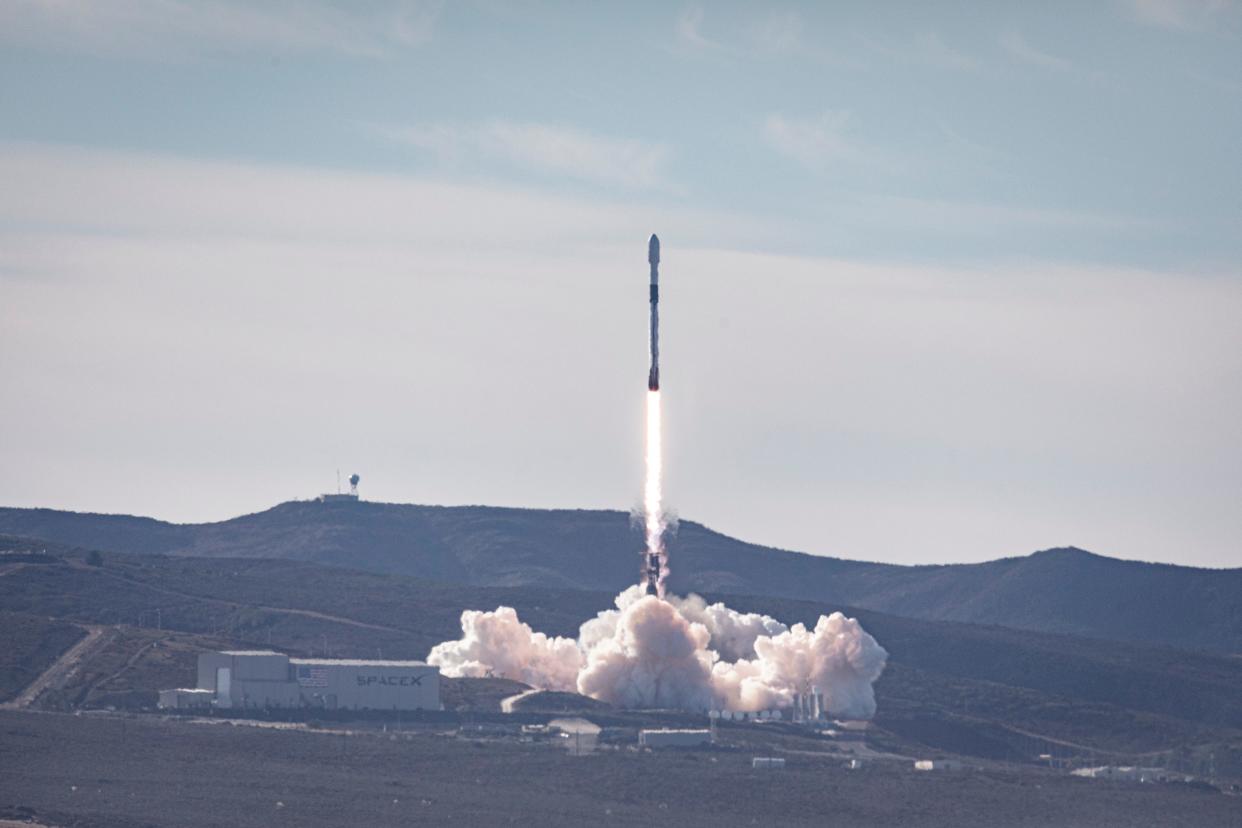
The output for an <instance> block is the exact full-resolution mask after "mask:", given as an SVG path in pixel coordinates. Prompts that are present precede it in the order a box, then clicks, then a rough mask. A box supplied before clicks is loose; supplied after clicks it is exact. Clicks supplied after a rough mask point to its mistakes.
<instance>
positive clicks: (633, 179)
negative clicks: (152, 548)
mask: <svg viewBox="0 0 1242 828" xmlns="http://www.w3.org/2000/svg"><path fill="white" fill-rule="evenodd" d="M1240 36H1242V9H1240V8H1239V5H1238V4H1237V3H1233V2H1224V0H1206V1H1205V2H1192V0H1126V1H1124V2H1123V1H1121V0H1118V1H1117V2H1100V3H1090V4H1085V3H1059V4H1040V5H1038V6H1036V5H1032V4H1022V3H993V4H986V5H980V4H964V3H963V4H952V3H910V4H862V3H859V4H835V3H832V4H796V3H791V4H785V5H776V4H765V5H764V6H763V7H762V8H760V7H758V6H757V5H755V4H724V3H721V4H714V3H713V4H702V5H695V4H685V5H677V4H663V3H632V4H609V5H605V4H581V3H579V4H554V3H523V4H512V3H496V2H475V3H420V2H412V3H407V2H382V1H378V0H377V2H370V3H317V2H302V3H248V4H247V3H235V2H223V0H203V2H179V0H115V2H110V3H106V4H102V3H91V2H74V1H73V0H58V1H57V2H51V1H50V0H9V2H6V3H4V4H3V5H2V6H0V175H2V176H3V177H2V178H0V181H3V182H5V184H6V186H4V187H3V188H0V189H3V193H0V296H2V297H3V298H4V300H5V301H4V302H3V306H4V307H3V309H2V310H0V319H2V320H3V322H4V333H3V345H4V347H3V348H2V349H0V380H3V381H4V383H5V386H6V388H8V389H9V390H10V392H12V393H13V395H14V396H13V398H14V399H17V400H22V401H24V403H23V404H21V405H18V406H12V405H10V406H8V407H7V410H6V411H5V412H4V413H3V414H0V430H2V432H3V436H2V437H0V441H3V442H2V443H0V447H2V448H3V451H4V454H5V455H6V456H7V457H9V458H10V460H11V463H12V464H14V465H16V466H19V467H22V468H25V469H28V471H27V472H26V473H25V474H24V475H23V476H22V477H20V478H17V477H13V478H12V479H10V480H8V481H6V482H4V483H3V484H0V501H2V502H5V503H8V504H12V505H51V506H62V507H69V508H79V509H98V510H105V511H126V512H141V513H148V514H153V515H156V516H159V517H165V518H169V519H176V520H204V519H217V518H223V517H227V516H229V515H231V514H234V513H237V512H242V511H249V510H253V509H257V508H260V507H262V506H264V505H266V504H268V503H270V502H274V501H276V500H281V499H286V498H288V497H291V496H305V495H308V494H312V493H313V492H314V491H315V490H316V489H318V488H324V487H326V486H329V484H334V470H335V468H336V467H337V466H341V467H342V470H343V471H345V470H346V469H348V470H354V469H355V467H356V470H357V471H359V472H361V473H362V474H363V477H364V491H365V492H367V493H368V494H369V495H370V496H373V497H375V498H377V499H385V500H394V501H419V502H446V503H461V502H487V503H497V504H505V505H531V506H581V507H611V508H628V507H629V506H630V505H632V503H633V502H634V501H635V499H636V496H637V489H638V486H639V484H640V481H641V469H640V468H639V467H638V463H639V462H640V460H641V433H640V432H639V431H638V430H637V429H638V428H639V427H640V425H641V423H640V413H641V397H640V395H639V396H636V395H635V393H634V389H636V388H637V387H638V386H637V383H638V382H639V381H641V375H642V372H643V371H642V362H643V360H644V358H645V355H644V353H643V343H644V342H645V339H643V338H642V337H643V333H644V332H643V330H642V325H643V322H642V319H643V311H644V306H643V305H642V304H641V303H640V302H638V301H636V300H635V297H640V296H641V295H642V293H643V291H642V287H641V285H642V280H643V278H644V265H645V263H644V261H643V258H644V253H645V237H646V234H647V233H649V232H651V231H652V230H656V231H658V232H660V233H661V236H662V238H663V239H664V240H665V250H666V282H667V284H666V288H665V297H666V298H665V304H666V306H667V307H666V308H665V320H666V325H667V330H666V332H665V340H666V353H667V358H668V365H667V366H666V367H665V369H664V370H665V385H666V386H667V390H668V393H667V406H668V414H667V418H668V427H669V434H668V437H667V443H668V449H669V458H668V463H667V467H668V473H669V487H668V494H669V498H670V500H671V501H672V502H673V504H674V505H675V506H676V507H678V508H679V510H680V511H681V512H682V514H684V515H685V516H686V517H688V518H692V519H696V520H701V521H704V522H706V523H708V524H709V525H712V526H714V527H716V528H719V529H721V530H723V531H728V532H731V533H733V534H737V535H740V536H742V537H745V538H747V539H751V540H756V541H759V542H765V543H773V544H779V545H782V546H786V547H791V548H797V549H802V550H806V551H810V552H817V553H822V554H834V555H842V556H846V557H860V558H873V559H884V560H895V561H903V562H925V561H940V560H980V559H984V558H990V557H996V556H999V555H1004V554H1019V553H1024V552H1027V551H1030V550H1031V549H1034V548H1038V547H1041V546H1051V545H1056V544H1062V543H1076V544H1078V545H1081V546H1086V547H1088V548H1092V549H1095V550H1097V551H1100V552H1104V553H1107V554H1114V555H1119V556H1123V557H1139V558H1148V559H1159V560H1175V561H1185V562H1191V563H1200V564H1205V565H1215V566H1236V565H1239V564H1240V563H1242V553H1240V552H1239V546H1238V544H1239V539H1240V538H1242V517H1240V516H1239V514H1240V513H1242V510H1239V509H1237V506H1236V504H1237V503H1238V502H1242V471H1239V470H1240V469H1242V438H1240V437H1239V434H1238V431H1239V430H1238V429H1237V428H1236V425H1235V424H1236V422H1238V421H1242V356H1240V355H1242V335H1240V334H1239V333H1238V332H1237V328H1238V327H1239V326H1238V325H1237V324H1236V319H1237V314H1238V312H1239V311H1242V281H1240V280H1242V272H1240V271H1242V267H1240V264H1242V241H1240V240H1242V195H1240V193H1242V164H1239V162H1238V158H1237V145H1238V138H1239V136H1240V135H1242V48H1240V47H1242V43H1240V42H1239V37H1240ZM635 284H637V285H639V287H637V288H636V287H634V285H635ZM634 377H638V379H637V380H634V379H633V378H634ZM122 480H123V481H124V482H122ZM368 486H370V488H368Z"/></svg>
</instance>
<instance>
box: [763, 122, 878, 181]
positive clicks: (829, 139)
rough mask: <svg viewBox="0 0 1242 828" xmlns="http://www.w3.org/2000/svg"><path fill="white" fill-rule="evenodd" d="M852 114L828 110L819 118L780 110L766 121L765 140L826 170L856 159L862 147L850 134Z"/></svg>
mask: <svg viewBox="0 0 1242 828" xmlns="http://www.w3.org/2000/svg"><path fill="white" fill-rule="evenodd" d="M849 123H850V115H849V113H848V112H844V111H831V110H830V111H828V112H825V113H823V114H822V115H820V116H818V117H816V118H808V119H799V118H787V117H786V116H784V115H782V114H780V113H773V114H772V115H769V116H768V117H767V119H766V120H764V122H763V130H762V134H763V140H764V141H765V142H766V143H767V144H768V146H770V147H771V148H772V149H774V150H776V151H777V152H779V153H781V154H782V155H785V156H788V157H789V158H792V159H794V160H795V161H798V162H799V163H801V164H802V165H804V166H806V167H808V168H810V169H812V170H815V171H816V172H823V171H825V170H826V169H828V168H829V167H831V166H832V165H833V164H836V163H838V162H842V161H852V160H856V159H857V158H858V157H859V156H860V155H861V151H860V150H859V149H858V147H856V146H855V145H854V144H853V143H852V142H851V141H850V139H849V137H848V127H849Z"/></svg>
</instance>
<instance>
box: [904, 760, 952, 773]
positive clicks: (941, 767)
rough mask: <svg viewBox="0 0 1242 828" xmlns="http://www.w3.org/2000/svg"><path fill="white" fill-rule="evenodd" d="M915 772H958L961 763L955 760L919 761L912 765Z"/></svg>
mask: <svg viewBox="0 0 1242 828" xmlns="http://www.w3.org/2000/svg"><path fill="white" fill-rule="evenodd" d="M914 769H915V770H916V771H960V770H961V769H962V763H961V762H959V761H958V760H956V759H919V760H917V761H916V762H915V763H914Z"/></svg>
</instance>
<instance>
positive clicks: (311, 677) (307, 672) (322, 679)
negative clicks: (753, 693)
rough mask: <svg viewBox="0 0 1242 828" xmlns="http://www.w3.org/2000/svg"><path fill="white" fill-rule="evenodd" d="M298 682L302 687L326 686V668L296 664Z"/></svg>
mask: <svg viewBox="0 0 1242 828" xmlns="http://www.w3.org/2000/svg"><path fill="white" fill-rule="evenodd" d="M298 684H300V685H302V686H303V687H327V686H328V668H327V667H310V666H308V665H305V664H300V665H298Z"/></svg>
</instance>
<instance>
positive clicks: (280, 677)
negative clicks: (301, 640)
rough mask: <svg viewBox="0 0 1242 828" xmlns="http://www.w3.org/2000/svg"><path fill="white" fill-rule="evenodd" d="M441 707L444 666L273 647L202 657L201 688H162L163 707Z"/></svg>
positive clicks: (199, 661) (373, 708) (230, 651)
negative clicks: (303, 654)
mask: <svg viewBox="0 0 1242 828" xmlns="http://www.w3.org/2000/svg"><path fill="white" fill-rule="evenodd" d="M203 694H209V695H210V698H211V704H213V705H214V706H215V707H218V708H240V709H255V708H260V709H261V708H281V707H284V708H288V707H318V708H323V709H326V710H337V709H345V710H439V709H440V668H439V667H433V666H430V665H428V664H424V663H423V662H421V661H365V660H352V659H327V658H290V657H289V656H287V655H285V654H284V653H277V652H273V651H270V650H229V651H225V652H219V653H202V654H201V655H199V657H198V687H197V688H195V689H193V690H166V691H163V692H161V693H160V706H161V707H178V708H179V707H190V706H202V699H203Z"/></svg>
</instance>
